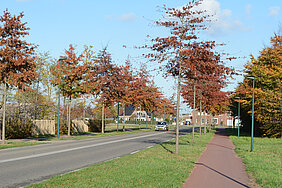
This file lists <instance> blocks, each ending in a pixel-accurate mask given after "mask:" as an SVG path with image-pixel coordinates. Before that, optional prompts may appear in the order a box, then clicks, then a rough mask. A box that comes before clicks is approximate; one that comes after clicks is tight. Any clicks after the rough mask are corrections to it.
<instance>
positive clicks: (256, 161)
mask: <svg viewBox="0 0 282 188" xmlns="http://www.w3.org/2000/svg"><path fill="white" fill-rule="evenodd" d="M228 132H229V134H231V136H230V138H231V140H232V142H233V143H234V145H235V146H236V149H235V152H236V153H237V154H238V156H240V157H241V158H242V160H243V162H244V164H245V166H246V170H247V173H249V174H250V175H251V176H252V177H253V178H255V179H256V183H257V184H258V185H260V186H262V187H264V188H265V187H271V188H274V187H281V186H282V176H281V170H282V157H281V155H282V139H280V138H277V139H276V138H259V137H254V148H253V152H250V147H251V137H250V136H244V134H243V136H240V138H238V137H237V136H236V134H237V129H236V131H232V129H229V131H228ZM232 133H233V136H232ZM234 134H235V135H234Z"/></svg>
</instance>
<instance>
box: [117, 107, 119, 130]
mask: <svg viewBox="0 0 282 188" xmlns="http://www.w3.org/2000/svg"><path fill="white" fill-rule="evenodd" d="M118 125H119V102H118V104H117V132H118Z"/></svg>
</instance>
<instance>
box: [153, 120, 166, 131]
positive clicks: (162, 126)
mask: <svg viewBox="0 0 282 188" xmlns="http://www.w3.org/2000/svg"><path fill="white" fill-rule="evenodd" d="M155 130H156V131H168V124H167V122H166V121H158V122H157V125H156V127H155Z"/></svg>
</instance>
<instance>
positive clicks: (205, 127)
mask: <svg viewBox="0 0 282 188" xmlns="http://www.w3.org/2000/svg"><path fill="white" fill-rule="evenodd" d="M204 121H205V122H204V134H206V133H207V120H206V107H204Z"/></svg>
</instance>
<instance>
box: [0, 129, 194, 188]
mask: <svg viewBox="0 0 282 188" xmlns="http://www.w3.org/2000/svg"><path fill="white" fill-rule="evenodd" d="M188 132H191V130H190V129H189V128H186V129H181V131H180V135H183V134H187V133H188ZM173 138H175V133H174V132H172V131H169V132H165V131H160V132H159V131H157V132H142V133H134V134H125V135H117V136H107V137H100V138H91V139H85V140H76V141H74V140H71V141H57V142H53V143H52V144H44V145H36V146H27V147H21V148H10V149H3V150H0V187H22V186H25V185H29V184H32V183H37V182H40V181H42V180H45V179H48V178H50V177H52V176H55V175H58V174H64V173H67V172H71V171H75V170H78V169H81V168H83V167H86V166H89V165H92V164H95V163H100V162H103V161H107V160H111V159H114V158H117V157H121V156H123V155H128V154H132V153H136V152H138V151H140V150H142V149H145V148H148V147H151V146H153V145H155V144H160V143H162V142H165V141H168V140H171V139H173Z"/></svg>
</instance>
